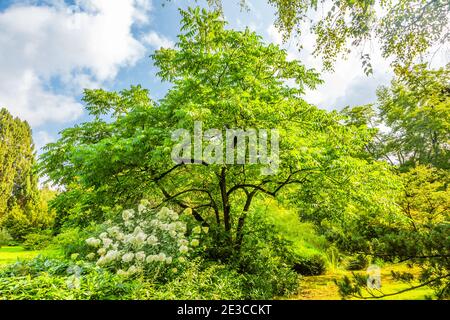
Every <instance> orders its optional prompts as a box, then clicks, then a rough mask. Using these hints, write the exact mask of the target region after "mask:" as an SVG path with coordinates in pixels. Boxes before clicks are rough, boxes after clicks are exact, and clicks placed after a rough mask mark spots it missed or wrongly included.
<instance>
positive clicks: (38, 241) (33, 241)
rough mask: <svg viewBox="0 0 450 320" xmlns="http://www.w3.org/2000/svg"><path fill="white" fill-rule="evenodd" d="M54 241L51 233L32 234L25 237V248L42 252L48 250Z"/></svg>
mask: <svg viewBox="0 0 450 320" xmlns="http://www.w3.org/2000/svg"><path fill="white" fill-rule="evenodd" d="M51 239H52V236H51V233H50V231H47V232H41V233H30V234H27V235H26V236H24V240H25V241H24V242H23V247H24V249H26V250H40V249H44V248H46V247H47V246H48V245H49V244H50V241H51Z"/></svg>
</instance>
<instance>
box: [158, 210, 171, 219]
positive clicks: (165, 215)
mask: <svg viewBox="0 0 450 320" xmlns="http://www.w3.org/2000/svg"><path fill="white" fill-rule="evenodd" d="M169 214H170V209H169V208H166V207H163V208H161V210H160V211H159V212H158V213H157V214H156V217H157V218H158V219H160V220H166V219H167V218H168V217H169Z"/></svg>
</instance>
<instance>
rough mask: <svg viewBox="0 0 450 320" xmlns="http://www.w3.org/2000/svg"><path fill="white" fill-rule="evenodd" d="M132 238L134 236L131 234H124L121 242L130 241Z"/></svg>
mask: <svg viewBox="0 0 450 320" xmlns="http://www.w3.org/2000/svg"><path fill="white" fill-rule="evenodd" d="M133 240H134V236H133V235H132V234H126V235H124V237H123V242H124V243H132V242H133Z"/></svg>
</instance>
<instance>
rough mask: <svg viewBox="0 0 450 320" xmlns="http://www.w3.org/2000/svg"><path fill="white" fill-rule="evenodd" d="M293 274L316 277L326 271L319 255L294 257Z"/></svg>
mask: <svg viewBox="0 0 450 320" xmlns="http://www.w3.org/2000/svg"><path fill="white" fill-rule="evenodd" d="M293 269H294V270H295V272H297V273H299V274H301V275H304V276H317V275H321V274H324V273H325V271H326V261H325V258H324V257H323V256H322V255H320V254H314V255H310V256H295V257H294V260H293Z"/></svg>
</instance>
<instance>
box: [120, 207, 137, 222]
mask: <svg viewBox="0 0 450 320" xmlns="http://www.w3.org/2000/svg"><path fill="white" fill-rule="evenodd" d="M133 218H134V210H133V209H128V210H124V211H123V212H122V219H123V221H128V220H131V219H133Z"/></svg>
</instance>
